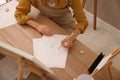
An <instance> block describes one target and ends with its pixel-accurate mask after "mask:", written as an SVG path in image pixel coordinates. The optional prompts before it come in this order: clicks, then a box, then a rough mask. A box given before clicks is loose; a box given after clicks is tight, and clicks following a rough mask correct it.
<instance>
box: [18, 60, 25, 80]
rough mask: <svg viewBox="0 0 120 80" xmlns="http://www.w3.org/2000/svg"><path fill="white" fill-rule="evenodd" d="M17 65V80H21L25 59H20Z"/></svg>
mask: <svg viewBox="0 0 120 80" xmlns="http://www.w3.org/2000/svg"><path fill="white" fill-rule="evenodd" d="M18 64H19V70H18V77H17V80H23V73H24V66H25V59H23V58H22V59H21V60H20V61H19V62H18Z"/></svg>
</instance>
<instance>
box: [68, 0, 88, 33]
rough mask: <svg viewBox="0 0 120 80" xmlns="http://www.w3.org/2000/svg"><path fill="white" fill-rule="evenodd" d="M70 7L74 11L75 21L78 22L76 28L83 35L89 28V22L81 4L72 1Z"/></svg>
mask: <svg viewBox="0 0 120 80" xmlns="http://www.w3.org/2000/svg"><path fill="white" fill-rule="evenodd" d="M70 5H71V8H72V9H73V12H74V14H75V19H76V21H77V24H76V25H75V26H74V27H75V28H77V29H80V30H81V32H82V33H83V32H84V31H85V29H86V27H87V26H88V21H87V18H86V16H85V13H84V11H83V7H82V5H81V2H80V0H70Z"/></svg>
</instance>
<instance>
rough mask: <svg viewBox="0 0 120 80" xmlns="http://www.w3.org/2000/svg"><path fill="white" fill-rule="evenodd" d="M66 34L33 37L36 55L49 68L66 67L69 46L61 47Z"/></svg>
mask: <svg viewBox="0 0 120 80" xmlns="http://www.w3.org/2000/svg"><path fill="white" fill-rule="evenodd" d="M65 37H66V36H65V35H53V36H50V37H48V36H45V35H44V36H43V37H42V38H38V39H33V48H34V56H35V58H36V59H38V60H40V61H41V62H42V63H43V64H44V65H45V66H47V67H48V68H52V67H59V68H64V67H65V64H66V59H67V54H68V48H64V47H60V46H61V40H63V39H64V38H65Z"/></svg>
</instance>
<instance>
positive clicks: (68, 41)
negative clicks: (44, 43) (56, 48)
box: [61, 37, 73, 48]
mask: <svg viewBox="0 0 120 80" xmlns="http://www.w3.org/2000/svg"><path fill="white" fill-rule="evenodd" d="M72 44H73V42H72V40H71V39H70V38H68V37H66V38H65V39H64V40H62V42H61V45H62V46H63V47H65V48H68V47H71V46H72Z"/></svg>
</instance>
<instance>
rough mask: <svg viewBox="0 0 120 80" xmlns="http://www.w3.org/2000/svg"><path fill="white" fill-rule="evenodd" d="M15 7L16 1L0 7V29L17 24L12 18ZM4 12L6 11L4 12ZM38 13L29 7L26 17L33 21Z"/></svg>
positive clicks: (13, 17)
mask: <svg viewBox="0 0 120 80" xmlns="http://www.w3.org/2000/svg"><path fill="white" fill-rule="evenodd" d="M17 5H18V2H17V1H16V0H12V1H10V2H8V3H6V4H4V5H2V6H0V29H1V28H4V27H8V26H10V25H12V24H16V23H17V21H16V19H15V16H14V13H15V8H16V6H17ZM6 10H8V11H7V12H6ZM33 12H34V14H33ZM39 13H40V11H39V10H38V9H36V8H34V7H31V12H30V13H29V14H28V15H29V16H31V17H32V18H33V19H35V18H36V17H37V16H38V14H39Z"/></svg>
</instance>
